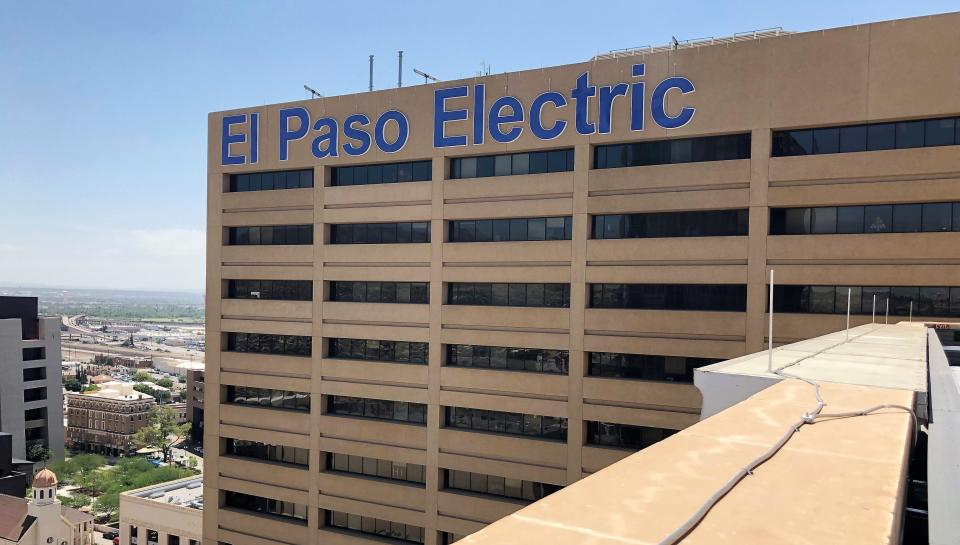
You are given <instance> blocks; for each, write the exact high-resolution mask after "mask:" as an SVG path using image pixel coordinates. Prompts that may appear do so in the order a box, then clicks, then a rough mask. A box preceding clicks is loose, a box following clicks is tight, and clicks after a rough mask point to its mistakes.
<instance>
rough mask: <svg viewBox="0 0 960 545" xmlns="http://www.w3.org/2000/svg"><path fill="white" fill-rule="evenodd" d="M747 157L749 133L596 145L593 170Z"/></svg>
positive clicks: (748, 155) (748, 153) (748, 152)
mask: <svg viewBox="0 0 960 545" xmlns="http://www.w3.org/2000/svg"><path fill="white" fill-rule="evenodd" d="M749 158H750V133H743V134H725V135H720V136H700V137H695V138H678V139H675V140H651V141H645V142H634V143H630V144H611V145H606V146H597V147H596V148H595V150H594V158H593V167H594V168H598V169H599V168H621V167H639V166H651V165H672V164H679V163H700V162H704V161H731V160H734V159H749Z"/></svg>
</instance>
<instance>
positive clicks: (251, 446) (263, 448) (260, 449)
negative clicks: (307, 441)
mask: <svg viewBox="0 0 960 545" xmlns="http://www.w3.org/2000/svg"><path fill="white" fill-rule="evenodd" d="M226 454H230V455H233V456H242V457H244V458H255V459H258V460H267V461H270V462H281V463H284V464H292V465H297V466H302V467H307V466H308V465H310V451H309V450H307V449H305V448H297V447H288V446H284V445H271V444H267V443H259V442H257V441H245V440H242V439H227V447H226Z"/></svg>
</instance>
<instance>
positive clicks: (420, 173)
mask: <svg viewBox="0 0 960 545" xmlns="http://www.w3.org/2000/svg"><path fill="white" fill-rule="evenodd" d="M431 165H432V163H431V161H407V162H403V163H381V164H377V165H359V166H355V167H334V168H333V169H331V175H332V179H331V181H330V183H331V185H334V186H345V185H371V184H395V183H403V182H429V181H430V180H432V179H433V167H432V166H431Z"/></svg>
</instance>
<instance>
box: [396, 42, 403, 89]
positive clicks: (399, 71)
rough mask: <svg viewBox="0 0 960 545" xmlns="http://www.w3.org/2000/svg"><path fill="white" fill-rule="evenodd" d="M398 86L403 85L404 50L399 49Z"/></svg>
mask: <svg viewBox="0 0 960 545" xmlns="http://www.w3.org/2000/svg"><path fill="white" fill-rule="evenodd" d="M397 87H403V50H402V49H401V50H400V51H397Z"/></svg>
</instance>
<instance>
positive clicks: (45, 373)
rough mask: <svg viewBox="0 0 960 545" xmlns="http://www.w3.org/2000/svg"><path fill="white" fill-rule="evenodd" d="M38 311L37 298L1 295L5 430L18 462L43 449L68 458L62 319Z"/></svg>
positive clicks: (0, 412)
mask: <svg viewBox="0 0 960 545" xmlns="http://www.w3.org/2000/svg"><path fill="white" fill-rule="evenodd" d="M38 309H39V303H38V300H37V298H36V297H0V431H3V432H6V433H9V434H11V435H12V436H13V457H14V458H15V459H18V460H25V459H27V458H28V456H29V455H30V450H31V448H32V447H34V446H40V447H44V448H46V449H49V451H50V459H51V460H63V379H62V373H61V369H60V364H61V361H60V319H59V318H57V317H43V316H39V313H38ZM33 461H36V460H33Z"/></svg>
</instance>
